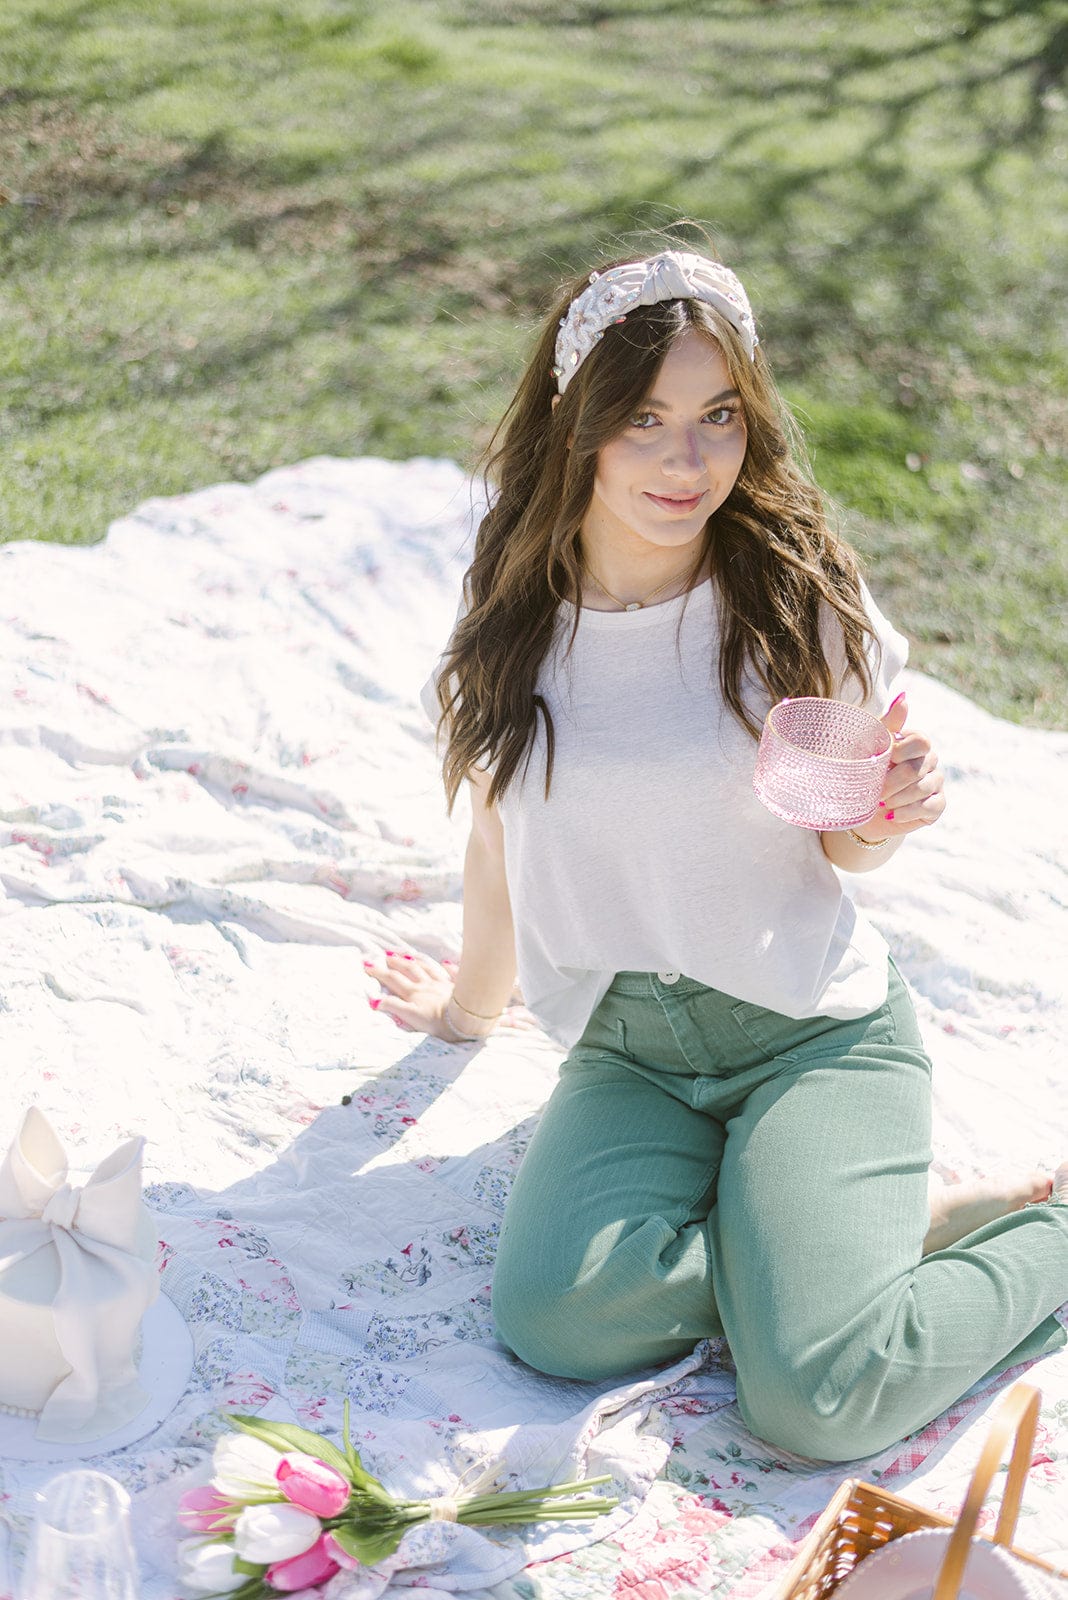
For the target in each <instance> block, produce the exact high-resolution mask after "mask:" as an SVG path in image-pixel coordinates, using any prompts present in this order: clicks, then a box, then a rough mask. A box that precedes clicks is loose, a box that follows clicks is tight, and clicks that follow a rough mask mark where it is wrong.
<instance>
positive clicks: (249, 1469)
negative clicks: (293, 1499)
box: [211, 1433, 282, 1500]
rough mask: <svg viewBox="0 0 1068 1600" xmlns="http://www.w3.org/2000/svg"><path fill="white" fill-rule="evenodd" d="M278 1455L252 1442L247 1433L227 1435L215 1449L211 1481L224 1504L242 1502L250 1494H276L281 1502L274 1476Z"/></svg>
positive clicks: (250, 1436) (266, 1447) (263, 1445)
mask: <svg viewBox="0 0 1068 1600" xmlns="http://www.w3.org/2000/svg"><path fill="white" fill-rule="evenodd" d="M281 1459H282V1456H281V1452H280V1451H278V1450H276V1449H275V1448H274V1446H273V1445H269V1444H264V1442H263V1440H262V1439H254V1438H253V1437H252V1435H251V1434H250V1433H226V1434H224V1435H223V1437H222V1438H221V1439H220V1440H219V1442H218V1444H217V1445H216V1446H215V1455H214V1457H213V1459H212V1465H211V1481H212V1483H213V1484H214V1485H215V1487H216V1489H218V1491H219V1493H220V1494H221V1495H224V1496H225V1497H226V1499H227V1500H244V1499H245V1498H246V1497H247V1496H248V1495H250V1494H270V1493H272V1492H273V1493H275V1494H277V1495H278V1496H279V1498H281V1493H282V1491H281V1490H280V1489H279V1487H278V1479H277V1478H276V1477H275V1473H276V1472H277V1471H278V1463H279V1462H280V1461H281Z"/></svg>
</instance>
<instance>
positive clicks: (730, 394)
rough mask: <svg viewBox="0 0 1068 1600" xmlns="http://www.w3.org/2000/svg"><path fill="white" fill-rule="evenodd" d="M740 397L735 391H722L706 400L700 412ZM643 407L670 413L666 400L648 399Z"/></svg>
mask: <svg viewBox="0 0 1068 1600" xmlns="http://www.w3.org/2000/svg"><path fill="white" fill-rule="evenodd" d="M740 399H741V395H740V393H739V392H738V390H737V389H724V391H723V393H722V394H714V395H713V396H712V398H711V400H706V401H705V403H704V406H703V407H702V410H704V411H707V410H708V408H709V406H715V405H718V404H719V402H720V401H721V400H740ZM643 404H644V405H647V406H656V408H657V410H658V411H670V410H671V407H670V406H669V405H668V403H667V401H666V400H656V399H650V400H645V401H643Z"/></svg>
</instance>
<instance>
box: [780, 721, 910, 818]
mask: <svg viewBox="0 0 1068 1600" xmlns="http://www.w3.org/2000/svg"><path fill="white" fill-rule="evenodd" d="M893 748H894V741H893V738H892V736H891V734H890V731H889V729H887V728H886V727H884V725H883V724H882V723H881V722H880V721H879V719H878V717H874V716H872V714H871V712H870V711H863V710H862V709H861V708H860V707H859V706H854V705H849V704H848V703H847V702H846V701H844V700H825V699H822V698H821V697H820V696H819V695H804V696H802V697H800V698H799V699H797V700H780V701H779V703H778V705H776V706H772V708H771V710H770V711H769V712H768V714H767V716H766V717H765V719H764V728H763V731H762V732H761V735H760V749H759V750H758V752H757V763H756V771H755V773H754V774H753V788H754V790H755V791H756V795H757V799H758V800H760V801H761V802H762V804H764V805H765V806H767V808H768V810H769V811H771V812H773V813H774V814H775V816H777V817H781V818H782V820H783V821H784V822H792V823H793V824H794V826H795V827H798V828H817V829H821V830H822V829H824V828H828V829H830V828H855V827H856V826H857V824H858V823H861V822H867V821H868V820H869V819H870V818H871V817H873V816H874V815H875V812H876V810H877V809H878V805H879V796H880V795H881V794H882V792H883V784H884V782H885V781H886V773H887V769H888V768H889V766H890V755H891V752H892V750H893Z"/></svg>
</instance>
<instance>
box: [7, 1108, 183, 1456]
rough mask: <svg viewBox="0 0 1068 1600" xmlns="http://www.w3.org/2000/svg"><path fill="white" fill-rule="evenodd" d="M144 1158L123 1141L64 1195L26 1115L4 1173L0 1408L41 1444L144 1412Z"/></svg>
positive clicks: (49, 1145)
mask: <svg viewBox="0 0 1068 1600" xmlns="http://www.w3.org/2000/svg"><path fill="white" fill-rule="evenodd" d="M143 1148H144V1141H143V1140H142V1139H130V1140H127V1142H126V1143H125V1144H123V1145H120V1146H119V1148H118V1149H117V1150H116V1151H115V1152H114V1153H113V1154H112V1155H110V1156H109V1157H108V1158H107V1159H106V1160H105V1161H103V1162H101V1163H100V1165H99V1166H98V1167H97V1168H96V1170H95V1171H94V1172H93V1173H92V1174H91V1175H90V1176H89V1178H88V1179H87V1180H86V1182H85V1183H84V1185H80V1186H79V1185H72V1184H70V1183H69V1182H68V1172H67V1162H66V1157H65V1155H64V1152H63V1149H62V1146H61V1145H60V1143H59V1141H58V1139H57V1138H56V1136H55V1134H54V1132H53V1131H52V1128H51V1127H50V1125H49V1123H48V1121H47V1119H46V1118H45V1117H44V1116H43V1114H42V1113H41V1112H40V1111H39V1110H37V1108H36V1107H35V1106H31V1107H30V1109H29V1111H27V1113H26V1115H25V1117H24V1119H23V1122H22V1127H21V1128H20V1130H19V1133H18V1135H17V1136H16V1138H15V1141H14V1143H13V1144H12V1146H11V1149H10V1150H9V1151H8V1154H7V1157H6V1158H5V1160H4V1163H3V1166H2V1167H0V1262H3V1263H5V1265H3V1266H2V1267H0V1408H2V1409H3V1410H5V1411H9V1412H14V1413H15V1414H16V1415H20V1416H26V1415H31V1416H39V1419H40V1420H39V1423H38V1427H37V1437H38V1438H40V1439H46V1440H50V1441H57V1442H63V1443H74V1442H78V1441H82V1440H89V1439H97V1438H101V1437H103V1435H105V1434H108V1433H111V1432H113V1431H114V1430H115V1429H116V1428H119V1427H122V1426H123V1425H124V1424H125V1423H127V1422H129V1421H131V1420H132V1419H133V1418H134V1417H135V1416H136V1415H137V1414H138V1412H139V1411H141V1410H142V1409H143V1408H144V1406H145V1405H146V1404H147V1402H148V1395H147V1394H146V1393H145V1392H144V1391H143V1390H142V1388H141V1386H140V1383H139V1381H138V1377H137V1357H138V1354H139V1348H140V1330H141V1319H142V1318H143V1316H144V1313H145V1311H146V1310H147V1309H148V1307H149V1306H150V1305H151V1304H152V1302H153V1300H154V1299H155V1298H156V1296H157V1294H158V1293H159V1278H158V1274H157V1272H156V1268H155V1255H156V1233H155V1228H154V1226H153V1223H152V1218H151V1214H150V1213H149V1212H148V1210H147V1208H146V1207H145V1205H144V1203H143V1201H142V1199H141V1156H142V1151H143Z"/></svg>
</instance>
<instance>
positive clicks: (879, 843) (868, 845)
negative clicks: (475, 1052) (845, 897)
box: [460, 828, 890, 1011]
mask: <svg viewBox="0 0 1068 1600" xmlns="http://www.w3.org/2000/svg"><path fill="white" fill-rule="evenodd" d="M846 832H847V833H848V835H849V837H850V838H851V839H852V841H853V843H854V844H859V845H860V848H861V849H862V850H881V849H882V847H883V845H884V844H889V843H890V840H889V838H886V839H876V840H875V841H874V842H873V841H872V840H871V839H862V838H861V837H860V834H859V833H854V831H853V829H852V828H847V829H846ZM460 1010H461V1011H462V1010H463V1007H462V1006H461V1007H460Z"/></svg>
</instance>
